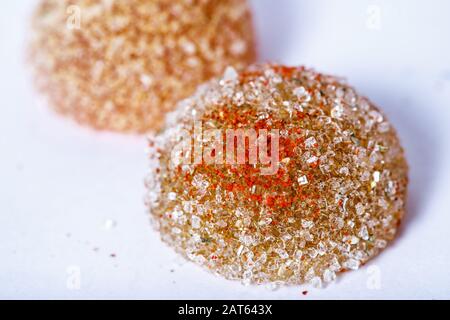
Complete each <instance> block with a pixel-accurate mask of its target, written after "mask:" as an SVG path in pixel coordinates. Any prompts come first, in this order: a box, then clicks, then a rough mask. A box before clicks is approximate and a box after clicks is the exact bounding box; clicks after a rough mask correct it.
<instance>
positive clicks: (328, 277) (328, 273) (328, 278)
mask: <svg viewBox="0 0 450 320" xmlns="http://www.w3.org/2000/svg"><path fill="white" fill-rule="evenodd" d="M335 279H336V273H335V272H334V271H332V270H330V269H325V271H324V272H323V281H325V282H333V281H334V280H335Z"/></svg>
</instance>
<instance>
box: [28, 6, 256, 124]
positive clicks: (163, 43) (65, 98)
mask: <svg viewBox="0 0 450 320" xmlns="http://www.w3.org/2000/svg"><path fill="white" fill-rule="evenodd" d="M31 33H32V36H31V39H30V41H31V44H30V60H31V62H32V65H33V67H34V68H33V69H34V74H35V78H36V82H37V86H38V88H39V89H40V90H41V91H43V92H45V94H46V95H47V96H48V98H49V102H50V104H51V106H52V107H53V108H54V109H55V110H56V111H58V112H60V113H62V114H65V115H68V116H70V117H72V118H74V119H76V120H77V121H78V122H80V123H82V124H86V125H90V126H93V127H95V128H97V129H106V130H114V131H129V132H145V131H148V130H157V129H159V128H160V126H161V121H162V119H163V117H164V114H165V113H166V112H167V111H168V110H171V109H173V106H174V105H176V102H177V101H179V100H180V99H183V98H186V97H188V96H189V95H191V94H192V93H193V92H194V90H195V88H196V86H197V85H198V84H200V83H202V82H204V81H206V80H208V79H210V78H211V77H215V76H218V75H220V74H221V73H222V72H223V70H224V69H225V67H226V66H228V65H233V66H235V67H236V68H242V67H243V66H245V65H247V64H248V63H250V62H252V61H253V60H254V58H255V48H254V47H255V44H254V35H253V26H252V18H251V14H250V11H249V6H248V3H247V1H246V0H220V1H217V0H116V1H112V0H42V1H41V2H40V4H39V6H38V8H37V10H36V12H35V14H34V16H33V20H32V30H31Z"/></svg>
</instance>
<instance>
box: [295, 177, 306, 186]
mask: <svg viewBox="0 0 450 320" xmlns="http://www.w3.org/2000/svg"><path fill="white" fill-rule="evenodd" d="M297 181H298V184H299V185H301V186H304V185H305V184H308V178H307V177H306V176H305V175H303V176H301V177H299V178H298V179H297Z"/></svg>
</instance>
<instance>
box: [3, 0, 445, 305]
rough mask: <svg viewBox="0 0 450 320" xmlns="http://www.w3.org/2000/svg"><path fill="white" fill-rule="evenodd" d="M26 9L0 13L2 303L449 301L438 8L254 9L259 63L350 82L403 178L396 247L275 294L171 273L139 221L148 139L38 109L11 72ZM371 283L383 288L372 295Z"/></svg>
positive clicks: (170, 259)
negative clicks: (399, 148) (394, 142)
mask: <svg viewBox="0 0 450 320" xmlns="http://www.w3.org/2000/svg"><path fill="white" fill-rule="evenodd" d="M33 2H34V1H32V0H23V1H2V2H1V5H0V6H1V10H0V34H1V36H0V63H1V68H0V71H1V75H0V93H1V95H0V104H1V106H0V205H1V207H0V298H192V299H197V298H234V299H247V298H254V299H278V298H286V299H315V298H387V299H390V298H450V272H449V268H450V249H449V248H450V237H449V231H448V230H449V225H450V197H449V190H450V170H449V166H450V152H449V150H450V148H449V146H450V142H449V140H450V111H449V110H450V109H449V103H450V42H449V39H450V19H449V18H448V13H449V12H450V2H449V1H445V0H442V1H425V0H423V1H407V0H403V1H398V0H396V1H392V0H389V1H388V0H385V1H381V0H380V1H377V0H372V1H366V0H362V1H361V0H354V1H332V0H329V1H298V0H292V1H289V0H254V1H253V4H254V11H255V15H256V20H257V26H258V31H259V35H260V46H261V54H262V59H270V60H276V61H279V62H283V63H287V64H306V65H308V66H312V67H315V68H316V69H317V70H319V71H323V72H327V73H331V74H337V75H342V76H345V77H347V78H348V79H349V82H350V83H351V84H353V85H354V86H356V87H357V89H358V90H359V91H360V92H362V93H364V94H365V95H367V96H369V97H370V98H371V99H372V100H373V101H374V102H376V103H377V104H378V105H380V106H381V107H382V108H383V109H384V110H385V112H386V113H387V115H388V116H389V118H390V120H391V121H392V122H393V123H394V124H395V126H396V127H397V129H398V131H399V134H400V136H401V139H402V142H403V144H404V147H405V148H406V151H407V156H408V160H409V164H410V178H411V185H410V199H409V205H408V207H409V212H408V216H407V219H406V222H405V224H404V225H403V229H402V232H401V234H400V236H399V237H398V239H397V240H396V241H395V243H394V244H393V245H391V246H390V247H389V248H388V249H387V250H386V251H385V252H383V253H382V254H381V255H380V256H379V257H377V258H376V259H375V260H373V261H372V262H371V263H369V265H367V266H365V267H363V268H362V269H360V270H358V271H355V272H350V273H347V274H345V275H343V276H341V277H339V279H338V281H337V282H336V283H334V284H332V285H330V286H329V287H328V288H326V289H322V290H317V289H311V288H308V287H290V288H282V289H280V290H277V291H270V290H267V289H265V288H264V287H244V286H242V285H241V284H240V283H237V282H230V281H226V280H223V279H221V278H217V277H215V276H213V275H211V274H209V273H207V272H204V271H203V270H201V269H200V268H198V267H196V266H195V265H193V264H191V263H183V264H181V265H180V264H179V261H180V260H179V259H178V258H177V257H176V255H175V254H174V253H173V251H172V250H171V249H170V248H168V247H166V246H165V245H163V244H162V243H161V242H160V241H159V238H158V235H157V234H156V233H155V232H154V231H153V230H152V229H151V228H150V226H149V223H148V219H147V216H146V214H145V208H144V206H143V201H142V198H143V194H144V187H143V177H144V175H145V172H146V158H145V155H144V149H145V139H144V138H142V137H130V136H120V135H116V134H105V133H102V134H100V133H96V132H93V131H90V130H88V129H85V128H82V127H79V126H77V125H75V124H73V123H72V122H70V121H68V120H66V119H64V118H60V117H59V116H56V115H55V114H53V113H52V112H51V111H49V110H48V109H47V108H45V107H43V106H41V105H39V104H38V103H37V101H38V100H37V99H36V97H35V96H33V94H32V89H31V86H30V83H29V78H28V76H27V73H26V70H24V67H23V63H22V61H23V56H22V53H23V48H22V46H23V41H24V40H23V39H24V35H25V32H26V27H27V23H28V20H27V18H28V13H29V11H30V8H31V6H32V3H33ZM369 5H377V6H378V8H380V9H381V21H380V22H381V25H379V27H380V28H379V30H378V29H376V28H375V29H374V28H373V24H370V23H371V21H373V20H370V17H369V16H368V8H370V7H369ZM369 11H370V9H369ZM368 19H369V20H368ZM375 19H376V17H375ZM367 23H368V24H369V27H367ZM375 23H376V21H375ZM371 26H372V27H371ZM375 27H377V25H375ZM108 219H112V220H114V221H116V222H117V225H116V226H115V227H114V228H111V229H109V230H107V229H106V228H105V223H106V222H107V220H108ZM95 248H98V251H97V252H96V251H95ZM112 253H115V254H116V255H117V257H115V258H112V257H110V254H112ZM71 266H75V267H78V268H79V270H80V272H81V273H80V275H81V278H80V280H81V282H80V285H81V286H80V289H79V290H71V289H70V288H71V286H70V284H71V283H72V282H71V280H73V278H71V276H70V275H74V274H73V273H71V272H73V271H74V270H75V271H76V269H71ZM371 266H376V267H377V268H378V269H373V267H372V268H370V267H371ZM172 269H173V270H174V272H171V270H172ZM373 270H375V273H371V272H372V271H373ZM377 270H379V271H380V276H381V278H380V280H381V288H380V289H379V290H374V289H370V285H369V286H368V285H367V282H368V281H369V282H370V281H371V279H372V280H373V277H374V276H376V273H377ZM67 282H69V286H67ZM302 290H309V294H308V295H307V296H303V295H302V294H301V291H302Z"/></svg>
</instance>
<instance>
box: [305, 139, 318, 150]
mask: <svg viewBox="0 0 450 320" xmlns="http://www.w3.org/2000/svg"><path fill="white" fill-rule="evenodd" d="M316 145H317V141H316V138H314V137H309V138H308V139H306V140H305V146H306V147H307V148H312V147H315V146H316Z"/></svg>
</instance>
